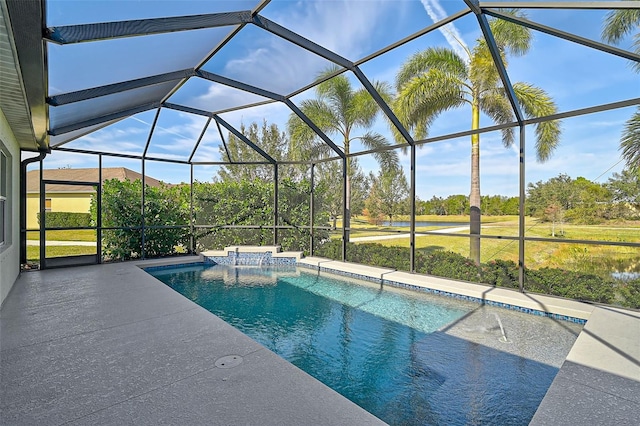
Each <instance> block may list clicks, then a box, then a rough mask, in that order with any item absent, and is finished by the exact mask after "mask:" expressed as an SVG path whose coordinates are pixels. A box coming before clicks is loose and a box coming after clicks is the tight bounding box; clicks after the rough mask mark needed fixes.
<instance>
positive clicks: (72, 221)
mask: <svg viewBox="0 0 640 426" xmlns="http://www.w3.org/2000/svg"><path fill="white" fill-rule="evenodd" d="M45 215H46V216H45V219H46V226H47V228H88V227H90V226H91V214H90V213H71V212H46V213H45ZM38 223H40V213H38Z"/></svg>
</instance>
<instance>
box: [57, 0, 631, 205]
mask: <svg viewBox="0 0 640 426" xmlns="http://www.w3.org/2000/svg"><path fill="white" fill-rule="evenodd" d="M255 4H256V2H255V1H254V2H252V1H235V2H222V1H178V0H160V1H158V0H153V1H151V0H138V1H132V0H127V1H124V0H123V1H89V0H84V1H70V0H56V1H52V0H50V1H48V2H47V13H48V15H47V25H48V26H59V25H72V24H82V23H91V22H100V21H103V20H104V21H111V20H126V19H143V18H154V17H162V16H181V15H191V14H198V13H214V12H220V11H230V10H243V9H251V8H252V7H253V5H255ZM465 8H466V6H465V5H464V2H463V1H461V0H460V1H458V0H447V1H443V0H422V1H419V0H393V1H373V0H355V1H354V0H351V1H340V0H330V1H326V0H325V1H311V0H309V1H293V0H274V1H272V2H271V3H270V4H269V5H267V6H266V8H265V9H264V10H262V11H261V12H260V14H261V15H262V16H264V17H266V18H268V19H269V20H271V21H274V22H276V23H277V24H280V25H283V26H285V27H287V28H288V29H290V30H292V31H294V32H296V33H298V34H300V35H301V36H303V37H305V38H307V39H309V40H311V41H313V42H314V43H317V44H319V45H321V46H324V47H326V48H327V49H329V50H331V51H333V52H335V53H337V54H338V55H341V56H343V57H345V58H347V59H348V60H350V61H358V60H360V59H362V58H365V57H367V56H368V55H370V54H372V53H374V52H377V51H379V50H380V49H383V48H385V47H386V46H388V45H390V44H391V43H394V42H396V41H397V40H400V39H402V38H404V37H406V36H409V35H411V34H413V33H415V32H417V31H419V30H421V29H423V28H425V27H427V26H429V25H431V24H433V23H434V22H437V21H438V20H440V19H443V18H444V17H446V16H448V15H450V14H452V13H455V12H458V11H460V10H463V9H465ZM525 13H526V14H527V17H528V19H530V20H532V21H534V22H536V23H539V24H543V25H546V26H551V27H555V28H558V29H560V30H562V31H566V32H568V33H572V34H575V35H578V36H581V37H585V38H588V39H591V40H595V41H601V38H600V33H601V30H602V27H603V20H604V15H605V13H606V12H605V11H600V10H592V11H581V10H557V9H555V10H537V9H530V10H526V11H525ZM228 32H229V28H213V29H204V30H197V31H187V32H180V33H170V34H162V35H154V36H145V37H130V38H123V39H117V40H109V41H100V42H92V43H79V44H73V45H64V46H59V45H55V44H49V45H48V61H49V66H50V74H49V86H50V88H49V92H50V95H56V94H60V93H66V92H70V91H74V90H81V89H85V88H89V87H94V86H100V85H105V84H110V83H114V82H118V81H126V80H130V79H135V78H140V77H144V76H147V75H153V74H159V73H164V72H170V71H176V70H180V69H184V68H189V67H192V66H193V65H194V64H196V63H198V62H199V61H200V60H201V59H202V58H204V57H206V56H207V53H208V52H210V51H211V50H212V49H213V47H215V46H216V44H217V43H218V41H219V40H221V39H222V37H224V36H225V35H226V34H227V33H228ZM532 34H533V41H532V44H531V48H530V50H529V52H528V53H527V54H526V55H524V56H522V57H510V58H508V64H507V65H508V70H509V78H510V80H511V82H512V83H515V82H527V83H530V84H533V85H535V86H537V87H540V88H542V89H543V90H545V91H546V92H547V93H548V94H550V95H551V97H552V98H553V99H554V101H555V103H556V105H557V107H558V110H559V111H560V112H565V111H572V110H575V109H580V108H587V107H592V106H595V105H599V104H605V103H610V102H617V101H622V100H627V99H632V98H638V97H640V79H639V78H638V75H637V74H635V73H634V72H633V70H632V68H631V66H630V65H629V61H628V60H625V59H623V58H619V57H616V56H614V55H610V54H606V53H603V52H600V51H597V50H594V49H591V48H587V47H584V46H581V45H578V44H576V43H572V42H569V41H566V40H563V39H559V38H556V37H553V36H549V35H546V34H543V33H541V32H537V31H532ZM480 35H481V31H480V29H479V26H478V21H477V19H476V17H475V16H474V15H473V14H467V15H465V16H464V17H462V18H460V19H458V20H456V21H455V22H454V23H453V24H450V25H448V26H447V27H444V28H442V29H441V30H440V31H433V32H430V33H429V34H427V35H425V36H422V37H420V38H418V39H416V40H414V41H411V42H409V43H407V44H405V45H403V46H401V47H399V48H397V49H394V50H393V51H390V52H387V53H385V54H384V55H382V56H378V57H376V58H375V59H372V60H370V61H367V62H365V63H362V64H361V65H360V68H361V69H362V71H363V72H364V74H365V75H366V76H367V78H368V79H369V80H370V81H386V82H388V83H389V84H391V85H393V84H394V80H395V75H396V73H397V71H398V69H399V68H400V66H401V65H402V63H404V62H405V61H406V60H407V59H408V58H409V57H410V56H411V55H413V54H415V53H417V52H419V51H421V50H424V49H425V48H427V47H445V48H450V49H453V50H454V51H455V52H457V53H458V54H459V55H460V56H461V57H463V58H464V57H466V49H472V48H473V46H474V45H475V42H476V40H477V39H478V37H479V36H480ZM632 41H633V40H632V37H631V36H629V37H627V38H626V39H625V40H623V41H622V42H621V43H620V44H619V47H621V48H626V49H629V50H630V49H631V43H632ZM330 64H331V63H330V62H329V61H327V60H326V59H323V58H320V57H319V56H316V55H314V54H312V53H310V52H308V51H305V50H304V49H302V48H300V47H298V46H295V45H293V44H291V43H288V42H286V41H284V40H282V39H280V38H279V37H277V36H275V35H272V34H270V33H267V32H265V31H263V30H262V29H260V28H258V27H256V26H253V25H248V26H246V27H245V28H244V29H243V30H241V31H240V33H239V34H238V35H237V36H236V37H234V39H233V40H232V41H231V42H230V43H228V44H227V45H225V46H224V47H223V48H222V49H221V50H220V52H218V53H217V54H216V55H215V56H214V57H213V58H212V59H211V60H209V61H208V62H206V63H205V64H204V65H203V68H202V69H204V70H206V71H209V72H212V73H216V74H220V75H222V76H225V77H229V78H232V79H235V80H238V81H241V82H244V83H247V84H251V85H254V86H259V87H262V88H264V89H266V90H269V91H272V92H275V93H278V94H283V95H286V94H290V93H292V92H294V91H296V90H298V89H300V88H301V87H303V86H305V85H307V84H309V83H311V82H312V81H313V80H314V79H315V78H316V76H317V75H318V73H320V72H321V71H323V70H324V69H326V68H327V67H328V66H329V65H330ZM346 75H347V76H348V77H349V78H350V81H351V82H352V85H353V87H354V88H355V89H359V88H361V87H362V86H361V84H360V82H359V81H358V80H357V78H356V77H355V76H354V75H353V74H351V73H347V74H346ZM172 84H175V82H170V83H167V85H168V86H171V85H172ZM162 90H166V86H163V85H158V86H151V87H148V88H145V89H138V90H136V91H135V93H133V94H131V93H126V94H118V95H111V96H106V97H104V98H101V99H99V100H96V101H95V102H91V103H89V102H86V103H78V104H71V105H67V106H63V107H57V108H55V109H54V108H52V112H51V124H52V127H59V126H64V125H65V124H67V123H69V122H72V121H73V120H76V119H78V118H79V117H80V118H82V117H87V118H88V117H91V116H92V115H93V114H95V112H96V111H108V110H109V108H112V106H113V105H114V103H116V102H124V105H131V106H133V105H136V104H137V103H140V102H141V101H144V100H145V99H153V98H154V97H155V96H157V94H158V93H161V91H162ZM313 97H315V93H314V92H313V91H312V90H308V91H306V92H303V93H301V94H299V95H297V96H295V97H294V98H293V99H292V100H293V102H294V103H296V104H297V105H300V102H302V101H303V100H305V99H309V98H313ZM265 100H266V99H265V98H262V97H260V96H257V95H251V94H247V93H244V92H241V91H238V90H235V89H232V88H229V87H227V86H223V85H220V84H215V83H211V82H208V81H205V80H202V79H190V80H189V81H188V82H187V83H186V84H184V85H183V86H182V87H181V88H180V90H179V91H178V92H177V93H175V94H174V95H173V96H172V97H171V98H170V99H169V102H172V103H178V104H183V105H188V106H190V107H193V108H199V109H205V110H216V111H220V110H226V109H229V108H234V107H237V106H239V105H246V104H253V103H256V102H262V101H265ZM634 111H635V107H628V108H623V109H618V110H614V111H608V112H602V113H596V114H589V115H586V116H582V117H576V118H569V119H564V120H563V121H562V123H561V128H562V136H561V140H560V144H559V146H558V148H557V149H556V150H555V152H554V154H553V156H552V157H551V159H550V160H549V161H547V162H545V163H538V162H537V161H535V148H534V146H535V136H534V129H533V128H529V127H531V126H529V127H528V128H527V133H526V135H527V137H526V148H525V152H526V156H527V162H526V165H525V167H526V181H527V182H538V181H540V180H547V179H549V178H551V177H554V176H557V175H558V174H560V173H564V174H568V175H569V176H571V177H574V178H575V177H578V176H583V177H585V178H587V179H590V180H593V181H597V182H601V183H603V182H606V181H607V179H608V178H609V177H611V175H612V173H616V172H620V171H621V170H622V167H623V165H624V163H623V162H621V157H620V153H619V151H618V146H619V138H620V134H621V132H622V129H623V126H624V123H625V121H626V120H627V119H628V118H629V117H630V116H631V115H632V113H633V112H634ZM289 115H290V110H289V109H288V108H287V107H286V106H285V105H284V104H282V103H270V104H267V105H262V106H258V107H253V108H247V109H243V110H240V111H234V112H228V113H222V114H220V116H221V117H222V118H223V119H224V120H225V121H227V122H228V123H229V124H231V125H233V126H234V127H236V128H239V127H240V124H241V123H243V124H245V125H248V124H250V123H251V122H253V121H256V122H259V123H261V122H262V120H263V119H265V120H267V122H268V123H275V124H277V125H278V127H279V128H280V129H281V130H285V129H286V123H287V120H288V118H289ZM154 119H155V111H148V112H144V113H140V114H137V115H135V116H132V117H130V118H127V119H124V120H121V121H118V122H117V123H115V124H112V125H110V126H107V127H104V128H102V129H100V130H98V131H97V132H94V133H91V134H88V135H85V136H82V137H81V138H79V139H76V140H73V141H71V142H68V143H66V144H64V146H66V147H69V148H80V149H96V150H104V151H106V152H121V153H130V154H137V155H139V154H140V153H141V152H142V150H143V148H144V146H145V144H146V142H147V138H148V137H149V129H150V128H151V123H153V121H154ZM206 122H207V119H206V118H205V117H201V116H195V115H191V114H185V113H180V112H176V111H171V110H167V109H163V110H162V112H161V113H160V115H159V117H158V119H157V125H156V130H155V131H154V133H153V135H152V138H151V142H150V145H149V151H148V155H149V156H155V157H161V158H176V159H183V160H186V159H187V158H188V157H189V156H190V155H191V151H192V149H193V147H194V144H195V141H196V140H197V139H198V137H199V136H200V134H201V133H202V131H203V128H204V125H205V123H206ZM470 122H471V112H470V108H469V107H462V108H459V109H455V110H451V111H447V112H445V113H443V114H441V115H440V116H439V117H438V118H437V119H436V120H435V121H434V123H433V124H432V126H431V127H430V129H429V136H441V135H446V134H449V133H455V132H459V131H464V130H468V129H469V128H470ZM493 124H494V123H493V121H492V120H491V119H489V118H488V117H486V116H483V117H482V118H481V126H482V127H487V126H491V125H493ZM372 130H373V131H376V132H379V133H380V134H382V135H383V136H385V137H387V138H388V139H389V140H392V139H393V138H392V137H391V132H390V130H389V127H388V123H387V121H386V120H384V119H383V118H382V117H380V118H379V119H378V120H377V122H376V123H375V124H374V126H373V129H372ZM359 131H360V132H361V134H362V133H364V132H365V131H366V130H362V129H361V130H359ZM224 134H225V137H226V134H227V132H226V131H224ZM61 140H63V139H61V138H60V137H53V138H52V143H53V144H54V145H55V144H57V143H59V142H60V141H61ZM334 140H335V139H334ZM219 145H220V137H219V134H218V129H217V128H216V126H215V123H213V122H212V123H211V124H210V125H209V127H208V128H207V130H206V132H205V133H204V136H203V139H202V142H201V143H200V145H199V146H198V149H197V151H196V155H195V156H194V159H202V161H216V160H218V159H220V154H219ZM363 150H365V148H364V147H362V146H361V145H359V143H358V142H357V141H356V142H354V143H353V144H352V152H358V151H363ZM480 156H481V166H480V168H481V188H482V193H483V194H485V195H496V194H500V195H509V196H514V195H517V193H518V176H519V170H518V147H517V146H512V147H509V148H505V147H504V146H503V144H502V141H501V135H500V133H499V132H491V133H486V134H483V135H482V136H481V154H480ZM469 158H470V143H469V138H468V137H463V138H456V139H451V140H446V141H439V142H434V143H429V144H425V145H424V146H422V147H421V148H420V149H418V150H417V167H416V171H417V188H416V191H417V195H418V196H419V197H420V198H421V199H429V198H431V197H432V196H442V197H446V196H448V195H452V194H468V192H469V178H470V172H469V168H470V166H469ZM358 161H359V163H360V165H361V167H362V169H363V171H364V172H365V173H368V172H369V171H374V172H375V171H377V170H378V166H377V164H376V162H375V161H374V160H373V158H371V156H369V155H367V156H362V157H359V160H358ZM401 164H402V165H403V168H404V170H405V174H406V175H407V176H408V173H409V158H408V156H407V155H405V154H402V153H401ZM96 166H97V160H96V159H95V158H91V157H89V156H86V155H72V154H67V153H61V152H54V154H52V155H50V156H49V157H47V160H46V162H45V167H47V168H57V167H73V168H80V167H96ZM103 166H104V167H108V166H124V167H129V168H132V169H134V170H138V171H139V170H140V161H139V160H126V161H125V160H122V159H116V158H109V157H106V156H105V157H104V158H103ZM216 170H217V168H216V167H215V166H198V167H195V168H194V176H195V178H196V179H199V180H210V179H211V178H212V177H213V176H214V175H215V173H216ZM146 172H147V174H149V175H150V176H153V177H155V178H157V179H160V180H164V181H166V182H171V183H178V182H184V181H188V180H189V179H190V172H189V168H188V167H187V166H174V165H171V164H168V163H158V162H147V163H146Z"/></svg>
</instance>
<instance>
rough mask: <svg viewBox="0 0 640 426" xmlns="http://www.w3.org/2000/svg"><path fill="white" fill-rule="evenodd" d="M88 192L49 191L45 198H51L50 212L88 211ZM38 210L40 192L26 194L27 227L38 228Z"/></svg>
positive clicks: (89, 203) (89, 195) (89, 205)
mask: <svg viewBox="0 0 640 426" xmlns="http://www.w3.org/2000/svg"><path fill="white" fill-rule="evenodd" d="M92 195H93V194H92V193H90V192H79V193H68V192H67V193H65V192H59V193H56V192H50V193H47V194H46V198H50V199H51V211H52V212H72V213H89V208H90V207H91V197H92ZM39 212H40V194H37V193H30V194H27V229H38V228H39V224H38V213H39Z"/></svg>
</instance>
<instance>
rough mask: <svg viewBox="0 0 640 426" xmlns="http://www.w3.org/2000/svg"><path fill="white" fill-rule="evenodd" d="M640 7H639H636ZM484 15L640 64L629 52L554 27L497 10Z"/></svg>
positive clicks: (636, 55) (638, 56)
mask: <svg viewBox="0 0 640 426" xmlns="http://www.w3.org/2000/svg"><path fill="white" fill-rule="evenodd" d="M636 7H638V6H636ZM484 13H485V14H487V15H490V16H493V17H495V18H499V19H503V20H505V21H509V22H512V23H514V24H519V25H522V26H523V27H527V28H530V29H532V30H536V31H540V32H543V33H545V34H549V35H552V36H555V37H559V38H562V39H564V40H568V41H572V42H574V43H578V44H581V45H583V46H587V47H590V48H592V49H596V50H600V51H602V52H606V53H610V54H612V55H615V56H620V57H622V58H625V59H629V60H630V61H634V62H640V55H638V54H636V53H633V52H629V51H628V50H624V49H620V48H617V47H613V46H610V45H608V44H604V43H600V42H597V41H593V40H590V39H588V38H585V37H580V36H577V35H575V34H571V33H568V32H566V31H562V30H558V29H555V28H552V27H548V26H546V25H542V24H538V23H536V22H533V21H530V20H528V19H524V18H518V17H516V16H513V15H509V14H507V13H504V12H500V11H496V10H484Z"/></svg>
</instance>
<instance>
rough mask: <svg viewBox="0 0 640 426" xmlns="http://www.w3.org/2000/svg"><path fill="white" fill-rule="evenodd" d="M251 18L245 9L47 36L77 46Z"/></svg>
mask: <svg viewBox="0 0 640 426" xmlns="http://www.w3.org/2000/svg"><path fill="white" fill-rule="evenodd" d="M251 17H252V12H251V11H250V10H243V11H238V12H223V13H210V14H202V15H191V16H175V17H170V18H152V19H136V20H129V21H114V22H99V23H95V24H80V25H65V26H59V27H48V28H46V30H45V35H44V37H45V39H47V40H50V41H52V42H54V43H57V44H73V43H82V42H87V41H98V40H107V39H114V38H121V37H134V36H141V35H150V34H163V33H170V32H178V31H189V30H200V29H204V28H215V27H226V26H232V25H240V24H243V23H247V22H249V21H250V20H251Z"/></svg>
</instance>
